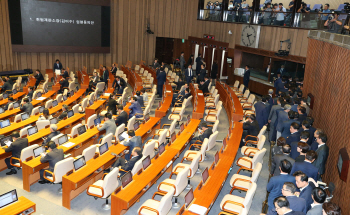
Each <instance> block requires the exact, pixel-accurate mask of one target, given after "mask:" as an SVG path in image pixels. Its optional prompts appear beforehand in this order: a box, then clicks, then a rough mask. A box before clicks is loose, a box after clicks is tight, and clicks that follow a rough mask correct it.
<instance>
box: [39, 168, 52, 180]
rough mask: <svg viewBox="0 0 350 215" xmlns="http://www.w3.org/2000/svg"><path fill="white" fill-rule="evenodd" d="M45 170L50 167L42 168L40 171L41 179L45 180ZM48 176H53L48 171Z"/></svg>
mask: <svg viewBox="0 0 350 215" xmlns="http://www.w3.org/2000/svg"><path fill="white" fill-rule="evenodd" d="M45 170H48V169H41V170H40V171H39V173H40V179H41V180H45V178H44V172H45ZM46 176H52V175H51V174H50V173H46Z"/></svg>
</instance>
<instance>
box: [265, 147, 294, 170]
mask: <svg viewBox="0 0 350 215" xmlns="http://www.w3.org/2000/svg"><path fill="white" fill-rule="evenodd" d="M282 152H283V154H281V155H275V156H273V159H272V162H271V169H270V175H273V176H279V175H280V169H279V168H278V165H279V163H280V162H281V161H282V160H287V161H289V162H290V163H291V165H293V164H294V162H295V161H294V159H293V158H291V157H290V156H289V154H290V145H288V144H286V145H284V146H282ZM291 169H292V167H291Z"/></svg>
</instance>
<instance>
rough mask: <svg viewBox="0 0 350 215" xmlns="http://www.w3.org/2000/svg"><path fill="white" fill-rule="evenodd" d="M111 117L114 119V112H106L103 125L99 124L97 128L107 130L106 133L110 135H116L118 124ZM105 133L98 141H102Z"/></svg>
mask: <svg viewBox="0 0 350 215" xmlns="http://www.w3.org/2000/svg"><path fill="white" fill-rule="evenodd" d="M111 119H112V114H110V113H106V114H105V122H104V123H103V125H99V126H97V130H99V131H103V130H106V134H105V135H108V134H113V135H114V134H115V131H116V130H117V126H116V124H115V122H114V120H111ZM105 135H101V136H100V137H99V138H98V142H100V139H101V138H103V137H104V136H105Z"/></svg>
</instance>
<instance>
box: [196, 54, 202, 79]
mask: <svg viewBox="0 0 350 215" xmlns="http://www.w3.org/2000/svg"><path fill="white" fill-rule="evenodd" d="M202 64H203V62H202V54H201V53H199V54H198V57H197V58H196V74H197V75H198V74H199V71H200V70H201V66H202Z"/></svg>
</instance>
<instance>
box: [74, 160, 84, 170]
mask: <svg viewBox="0 0 350 215" xmlns="http://www.w3.org/2000/svg"><path fill="white" fill-rule="evenodd" d="M85 164H86V162H85V156H81V157H80V158H79V159H77V160H75V161H74V162H73V165H74V169H75V171H77V170H78V169H80V168H82V167H83V166H85Z"/></svg>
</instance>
